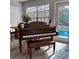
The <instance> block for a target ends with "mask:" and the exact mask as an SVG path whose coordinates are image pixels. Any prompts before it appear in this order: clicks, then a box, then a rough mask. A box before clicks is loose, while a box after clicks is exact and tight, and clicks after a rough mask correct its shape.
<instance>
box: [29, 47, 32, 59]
mask: <svg viewBox="0 0 79 59" xmlns="http://www.w3.org/2000/svg"><path fill="white" fill-rule="evenodd" d="M29 53H30V59H32V52H31V48H29Z"/></svg>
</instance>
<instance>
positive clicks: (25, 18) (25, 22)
mask: <svg viewBox="0 0 79 59" xmlns="http://www.w3.org/2000/svg"><path fill="white" fill-rule="evenodd" d="M22 20H23V22H24V27H26V26H28V24H29V21H30V20H31V17H30V16H28V15H26V14H23V16H22Z"/></svg>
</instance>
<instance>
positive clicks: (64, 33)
mask: <svg viewBox="0 0 79 59" xmlns="http://www.w3.org/2000/svg"><path fill="white" fill-rule="evenodd" d="M57 32H58V35H59V36H66V37H69V31H63V30H58V31H57Z"/></svg>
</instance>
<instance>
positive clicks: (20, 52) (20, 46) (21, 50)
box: [19, 40, 22, 53]
mask: <svg viewBox="0 0 79 59" xmlns="http://www.w3.org/2000/svg"><path fill="white" fill-rule="evenodd" d="M19 48H20V53H21V52H22V46H21V40H19Z"/></svg>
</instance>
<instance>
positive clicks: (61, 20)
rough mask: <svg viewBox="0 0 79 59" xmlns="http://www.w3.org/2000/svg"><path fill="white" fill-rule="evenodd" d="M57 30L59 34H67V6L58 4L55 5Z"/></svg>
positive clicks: (64, 35) (66, 35)
mask: <svg viewBox="0 0 79 59" xmlns="http://www.w3.org/2000/svg"><path fill="white" fill-rule="evenodd" d="M57 31H58V32H59V36H62V37H68V36H69V6H68V4H67V5H65V4H62V5H61V4H59V6H58V7H57Z"/></svg>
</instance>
